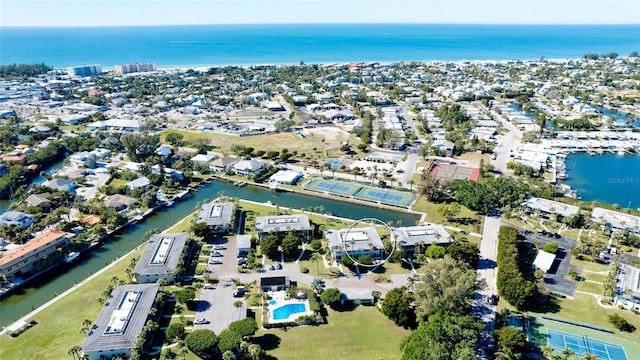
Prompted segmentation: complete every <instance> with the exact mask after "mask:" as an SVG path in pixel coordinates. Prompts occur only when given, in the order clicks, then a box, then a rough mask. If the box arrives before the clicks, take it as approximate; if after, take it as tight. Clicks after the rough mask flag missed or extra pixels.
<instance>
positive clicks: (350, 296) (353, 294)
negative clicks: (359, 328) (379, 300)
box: [340, 287, 375, 305]
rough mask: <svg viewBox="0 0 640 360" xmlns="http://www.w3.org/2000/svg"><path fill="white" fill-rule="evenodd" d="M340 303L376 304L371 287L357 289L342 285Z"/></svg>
mask: <svg viewBox="0 0 640 360" xmlns="http://www.w3.org/2000/svg"><path fill="white" fill-rule="evenodd" d="M340 293H341V296H340V304H341V305H344V304H346V303H351V304H354V305H374V303H375V298H374V297H373V291H372V290H371V289H357V288H345V287H340Z"/></svg>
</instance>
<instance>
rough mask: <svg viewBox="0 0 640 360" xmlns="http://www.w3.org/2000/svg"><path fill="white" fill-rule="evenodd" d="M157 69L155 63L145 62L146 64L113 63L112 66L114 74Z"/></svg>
mask: <svg viewBox="0 0 640 360" xmlns="http://www.w3.org/2000/svg"><path fill="white" fill-rule="evenodd" d="M156 70H158V66H157V65H156V64H155V63H146V64H122V65H115V66H114V67H113V72H114V73H115V74H116V75H125V74H131V73H138V72H149V71H156Z"/></svg>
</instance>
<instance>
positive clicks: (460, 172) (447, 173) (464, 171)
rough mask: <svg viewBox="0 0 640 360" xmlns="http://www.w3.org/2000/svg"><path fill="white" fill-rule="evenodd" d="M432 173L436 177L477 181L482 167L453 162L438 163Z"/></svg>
mask: <svg viewBox="0 0 640 360" xmlns="http://www.w3.org/2000/svg"><path fill="white" fill-rule="evenodd" d="M431 175H432V176H433V177H435V178H436V179H443V180H459V179H468V180H473V181H476V180H478V178H479V177H480V169H475V168H470V167H465V166H457V165H451V164H437V165H435V166H434V167H433V168H432V169H431Z"/></svg>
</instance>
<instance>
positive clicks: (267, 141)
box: [160, 130, 326, 159]
mask: <svg viewBox="0 0 640 360" xmlns="http://www.w3.org/2000/svg"><path fill="white" fill-rule="evenodd" d="M171 133H179V134H182V136H184V137H183V139H182V140H183V141H185V142H187V143H193V142H194V141H197V140H198V139H209V145H211V146H214V147H216V148H219V150H221V151H225V152H227V153H230V152H231V147H232V146H233V145H244V146H247V147H252V148H254V149H257V150H264V151H281V150H282V149H284V148H286V149H288V150H289V152H293V151H294V150H295V151H297V152H298V154H302V153H305V154H306V155H307V156H310V157H312V158H317V159H324V158H326V153H325V152H324V151H319V150H323V149H324V148H325V146H326V144H325V141H323V140H324V139H323V138H322V137H319V136H308V137H306V138H302V137H300V136H297V135H295V134H293V133H281V134H269V135H255V136H232V135H224V134H214V133H204V132H193V131H183V130H168V131H164V132H162V133H161V135H160V137H161V141H162V142H165V143H166V138H167V135H169V134H171ZM314 148H315V149H316V150H313V149H314Z"/></svg>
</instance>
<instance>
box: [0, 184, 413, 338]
mask: <svg viewBox="0 0 640 360" xmlns="http://www.w3.org/2000/svg"><path fill="white" fill-rule="evenodd" d="M220 194H224V195H226V196H233V197H237V198H240V199H245V200H252V201H256V202H261V203H266V202H267V201H271V202H272V203H273V204H277V205H279V206H283V207H291V208H298V209H302V208H304V209H309V208H310V207H312V208H313V207H317V206H322V207H324V211H325V212H331V213H333V214H334V215H336V216H342V217H346V218H352V219H359V218H364V217H375V218H379V219H381V220H384V221H385V222H388V221H393V222H394V223H399V221H400V223H402V224H404V225H407V226H410V225H413V224H415V222H416V220H418V219H419V216H418V215H417V214H410V213H405V212H401V211H393V210H386V209H379V208H377V207H370V206H364V205H359V204H353V203H347V202H342V201H336V200H331V199H324V198H319V197H314V196H309V195H304V194H296V193H291V192H274V191H271V190H269V189H266V188H262V187H257V186H250V185H247V186H244V187H237V186H233V184H231V183H227V182H217V181H216V182H212V183H211V184H209V185H206V186H204V187H202V188H200V189H198V191H197V192H196V193H195V194H193V195H192V196H191V197H190V198H188V199H186V200H185V201H182V202H179V203H176V205H174V206H173V207H171V208H164V209H162V210H160V211H158V212H157V213H155V214H154V215H152V216H150V217H149V218H147V219H146V220H145V221H143V222H141V223H138V224H136V225H133V226H130V227H128V228H127V229H125V230H124V231H123V232H121V233H120V234H118V235H116V236H114V237H112V238H111V239H109V240H108V241H107V243H106V244H104V245H103V246H102V247H99V248H97V249H95V250H94V251H92V252H90V253H88V254H86V255H85V256H84V257H83V258H82V259H81V260H80V261H79V263H78V264H76V265H75V266H73V267H69V268H65V267H62V268H60V270H56V271H53V272H52V273H51V274H48V275H44V276H42V277H41V278H39V279H37V280H35V281H32V282H30V283H28V284H27V285H26V286H24V287H23V288H21V289H19V290H17V291H16V292H14V293H13V294H11V295H9V296H7V297H6V298H3V299H0V326H6V325H9V324H11V323H12V322H14V321H16V320H17V319H19V318H21V317H22V316H24V315H26V314H28V313H29V312H30V311H32V310H33V309H35V308H37V307H39V306H40V305H42V304H44V303H45V302H47V301H49V300H51V299H52V298H53V297H55V296H56V295H57V294H60V293H62V292H64V291H65V290H67V289H69V288H70V287H72V286H73V285H74V284H76V283H78V282H80V281H82V280H83V279H85V278H86V277H88V276H90V275H91V274H93V273H95V272H96V271H98V270H100V269H102V268H103V267H104V266H106V265H107V264H109V263H111V262H112V261H114V260H115V259H117V258H119V257H120V256H122V255H125V254H126V253H128V252H129V251H131V250H132V249H133V248H135V247H136V246H138V245H140V244H141V243H142V237H143V235H144V234H145V233H146V232H147V231H149V230H150V229H152V228H158V229H161V230H164V229H166V228H168V227H169V226H170V225H172V224H174V223H175V222H177V221H179V220H181V219H182V218H184V217H185V216H187V215H189V214H190V213H192V212H193V211H194V210H195V208H196V205H197V204H198V202H204V201H206V200H213V199H215V198H216V197H218V196H219V195H220ZM96 296H97V295H96Z"/></svg>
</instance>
